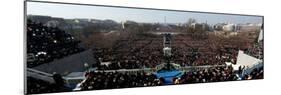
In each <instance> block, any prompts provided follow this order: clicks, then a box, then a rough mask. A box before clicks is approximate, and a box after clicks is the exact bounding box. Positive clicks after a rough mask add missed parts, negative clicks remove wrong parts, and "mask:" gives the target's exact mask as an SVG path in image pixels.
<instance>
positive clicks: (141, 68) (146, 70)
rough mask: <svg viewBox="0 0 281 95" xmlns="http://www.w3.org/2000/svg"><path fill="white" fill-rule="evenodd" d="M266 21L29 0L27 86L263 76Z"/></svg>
mask: <svg viewBox="0 0 281 95" xmlns="http://www.w3.org/2000/svg"><path fill="white" fill-rule="evenodd" d="M263 26H264V24H263V16H257V15H243V14H227V13H212V12H196V11H181V10H168V9H150V8H134V7H122V6H108V5H107V6H105V5H91V4H73V3H58V2H42V1H26V2H25V31H24V32H25V63H24V64H25V69H24V70H25V80H24V81H25V93H26V94H40V93H57V92H73V91H88V90H103V89H118V88H133V87H150V86H167V85H181V84H195V83H211V82H225V81H240V80H254V79H263V78H264V69H263V66H264V63H263V56H264V55H263V54H264V53H263V50H264V48H263V44H264V43H263V42H264V39H263V32H264V29H263ZM195 85H198V84H195Z"/></svg>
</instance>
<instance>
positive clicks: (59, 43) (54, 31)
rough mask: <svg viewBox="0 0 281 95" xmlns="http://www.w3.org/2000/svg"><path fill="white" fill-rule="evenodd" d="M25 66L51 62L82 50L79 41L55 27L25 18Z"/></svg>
mask: <svg viewBox="0 0 281 95" xmlns="http://www.w3.org/2000/svg"><path fill="white" fill-rule="evenodd" d="M26 29H27V46H26V47H27V54H28V56H27V57H28V62H27V67H34V66H37V65H40V64H43V63H47V62H51V61H53V60H54V59H59V58H62V57H65V56H68V55H71V54H74V53H77V52H80V51H81V50H83V49H82V48H80V47H79V45H78V44H79V43H80V42H79V41H78V40H76V39H74V37H73V36H72V35H71V34H69V33H67V32H65V31H63V30H61V29H59V28H57V27H47V26H45V25H43V24H42V23H37V22H32V21H31V20H27V28H26Z"/></svg>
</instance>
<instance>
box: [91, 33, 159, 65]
mask: <svg viewBox="0 0 281 95" xmlns="http://www.w3.org/2000/svg"><path fill="white" fill-rule="evenodd" d="M162 48H163V46H162V36H155V37H154V38H148V37H140V38H136V39H135V40H131V41H129V40H122V41H118V43H117V44H116V45H115V47H113V48H95V49H94V50H93V51H94V55H95V58H96V59H98V60H99V63H100V65H99V66H98V69H100V70H116V69H141V68H152V67H155V66H156V65H159V64H161V62H162V60H163V53H162ZM102 62H110V64H108V65H102V64H101V63H102Z"/></svg>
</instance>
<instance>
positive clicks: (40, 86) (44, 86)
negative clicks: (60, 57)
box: [26, 77, 71, 94]
mask: <svg viewBox="0 0 281 95" xmlns="http://www.w3.org/2000/svg"><path fill="white" fill-rule="evenodd" d="M26 86H27V93H28V94H39V93H53V92H65V91H71V89H67V88H66V87H64V86H63V85H58V84H56V83H49V82H47V81H43V80H40V79H36V78H32V77H27V84H26Z"/></svg>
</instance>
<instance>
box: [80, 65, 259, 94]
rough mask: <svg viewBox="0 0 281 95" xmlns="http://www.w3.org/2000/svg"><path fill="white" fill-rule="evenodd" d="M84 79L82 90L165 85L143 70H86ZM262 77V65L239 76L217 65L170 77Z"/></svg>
mask: <svg viewBox="0 0 281 95" xmlns="http://www.w3.org/2000/svg"><path fill="white" fill-rule="evenodd" d="M85 76H86V80H85V81H84V82H83V83H82V85H80V87H81V88H82V90H98V89H114V88H130V87H146V86H161V85H165V79H164V78H157V77H156V76H155V75H154V74H150V73H145V72H134V73H132V72H131V73H129V72H123V73H119V72H88V73H86V75H85ZM251 79H263V67H261V68H256V69H254V70H253V71H252V72H251V73H250V74H247V75H245V76H239V73H238V71H234V70H233V68H232V66H219V67H211V68H205V69H196V70H194V71H188V72H183V75H182V76H181V77H179V78H177V77H175V78H173V79H172V81H173V84H192V83H207V82H222V81H237V80H251Z"/></svg>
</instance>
